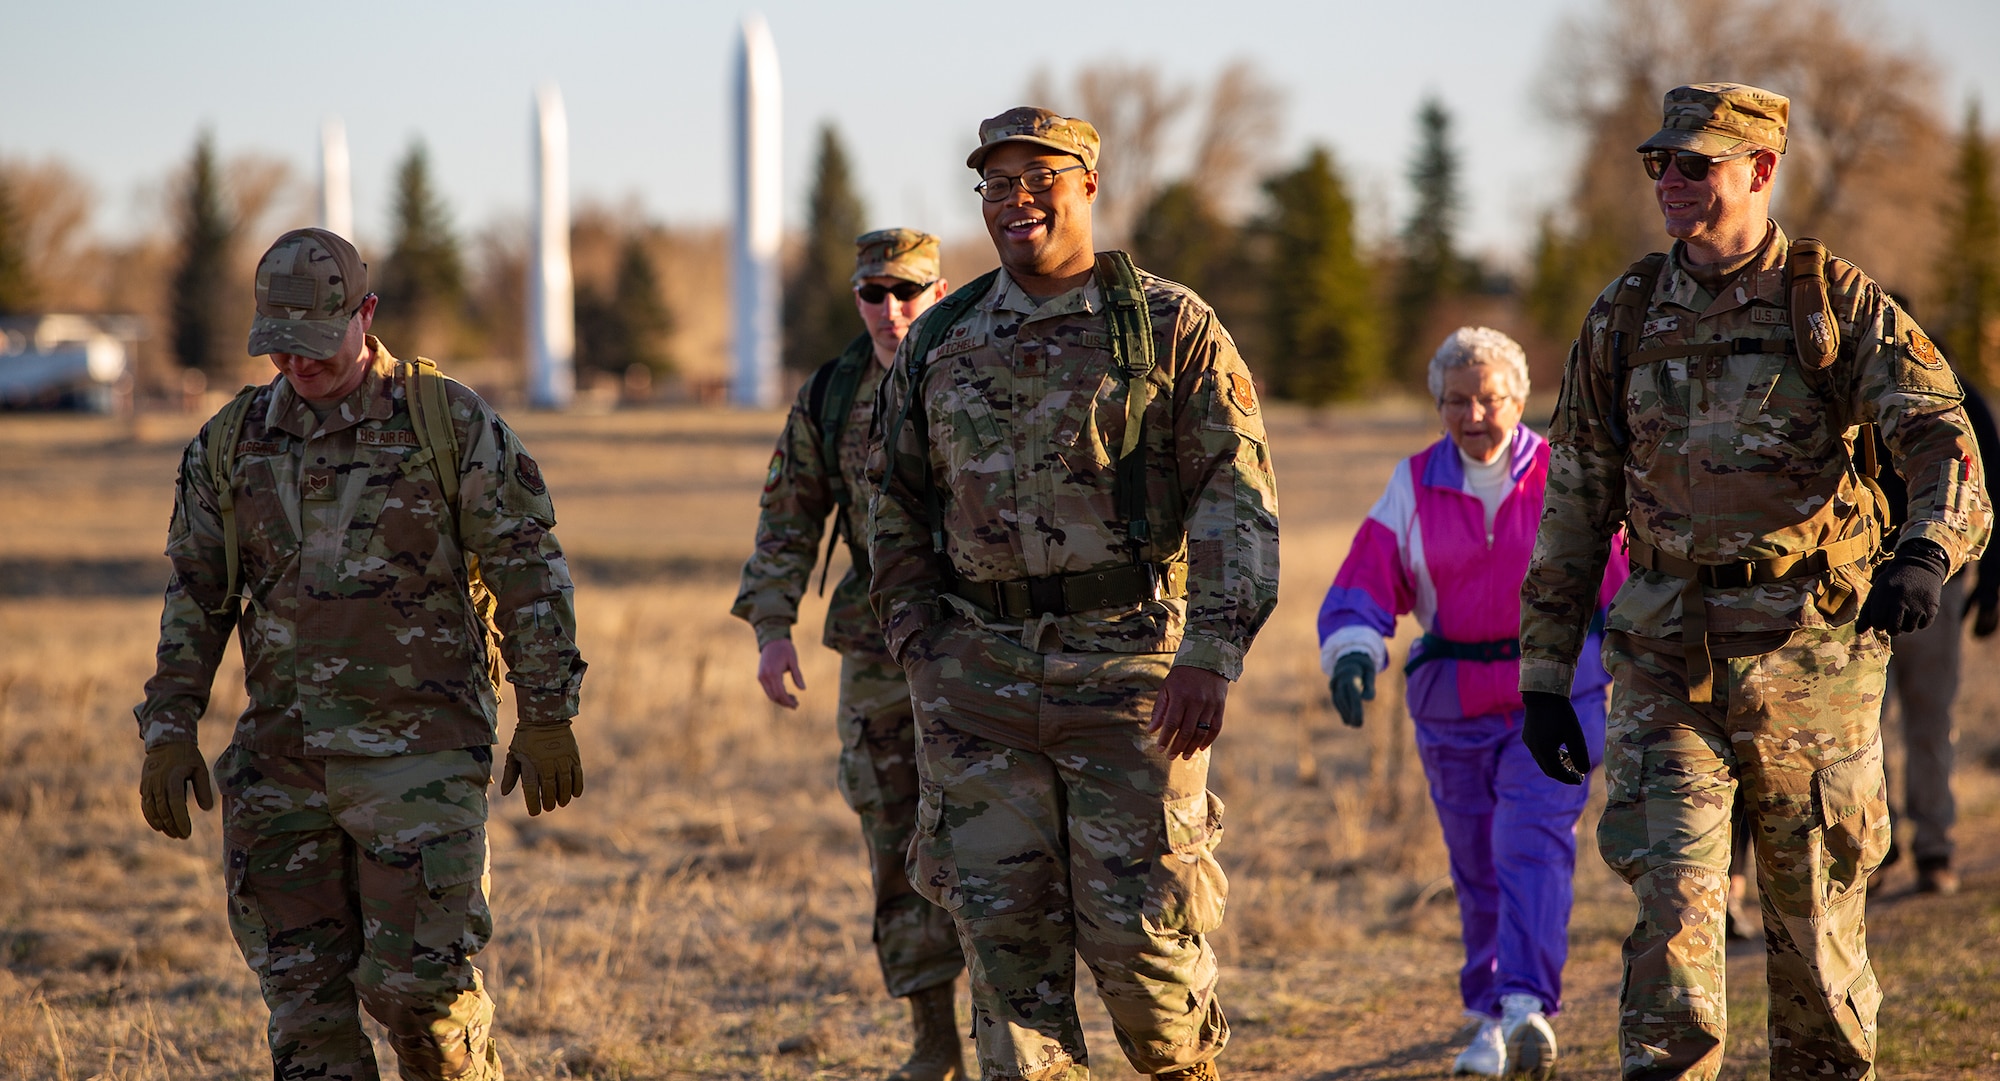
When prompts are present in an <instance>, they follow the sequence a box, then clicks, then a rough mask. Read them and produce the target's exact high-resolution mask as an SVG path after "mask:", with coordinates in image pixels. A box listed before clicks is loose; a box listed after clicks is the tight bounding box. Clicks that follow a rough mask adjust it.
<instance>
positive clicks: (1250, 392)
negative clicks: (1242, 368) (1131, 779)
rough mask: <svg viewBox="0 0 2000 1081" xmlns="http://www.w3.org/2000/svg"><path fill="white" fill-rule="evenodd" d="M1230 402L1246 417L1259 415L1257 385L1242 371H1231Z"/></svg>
mask: <svg viewBox="0 0 2000 1081" xmlns="http://www.w3.org/2000/svg"><path fill="white" fill-rule="evenodd" d="M1229 404H1230V405H1233V406H1235V407H1236V411H1237V412H1239V413H1241V414H1243V415H1244V416H1246V417H1254V416H1256V415H1257V385H1256V384H1255V383H1253V382H1251V381H1250V377H1249V376H1247V375H1244V374H1243V373H1242V372H1230V373H1229Z"/></svg>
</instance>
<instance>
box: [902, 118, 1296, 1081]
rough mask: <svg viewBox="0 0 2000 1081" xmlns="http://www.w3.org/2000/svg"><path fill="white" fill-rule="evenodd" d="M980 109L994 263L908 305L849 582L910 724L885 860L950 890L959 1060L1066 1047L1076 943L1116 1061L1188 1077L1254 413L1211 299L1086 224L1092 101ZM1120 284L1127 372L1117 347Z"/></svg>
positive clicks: (1239, 641) (1242, 565) (1248, 616)
mask: <svg viewBox="0 0 2000 1081" xmlns="http://www.w3.org/2000/svg"><path fill="white" fill-rule="evenodd" d="M979 135H980V145H979V148H978V149H977V150H975V151H974V152H973V154H972V156H971V158H970V159H969V160H968V162H967V164H968V165H969V166H971V167H972V168H974V169H975V170H978V171H979V172H980V174H981V176H982V183H981V184H980V185H979V190H980V192H981V194H982V195H983V196H984V198H985V199H986V203H985V216H986V223H987V229H988V232H989V233H990V234H991V235H992V236H993V239H994V245H995V247H996V248H997V249H998V252H999V255H1000V262H1001V265H1002V269H1001V270H999V271H998V272H996V274H995V275H993V276H991V277H990V278H988V279H982V281H981V282H979V283H975V285H974V286H971V287H968V289H967V290H966V291H965V293H964V294H962V295H961V296H955V297H953V298H951V299H948V300H946V301H945V302H944V303H943V305H942V306H941V307H939V308H934V309H932V311H931V312H930V313H929V314H928V315H927V316H926V318H925V320H923V321H920V322H919V323H918V325H917V327H916V329H914V330H913V331H912V332H911V336H910V338H908V339H906V340H905V342H904V345H903V349H902V352H901V353H900V354H899V356H898V360H897V365H896V368H895V369H894V370H892V371H891V373H890V376H889V381H888V383H887V384H886V386H885V388H884V392H883V398H882V404H881V405H880V406H879V407H878V409H877V417H878V418H880V419H881V420H882V422H883V423H884V425H885V429H884V430H885V433H886V434H885V440H886V441H887V442H886V445H885V455H884V462H883V464H884V469H885V470H886V471H887V475H886V479H885V481H884V482H883V486H882V488H881V489H880V490H879V491H878V493H877V496H876V499H875V503H874V527H873V529H871V530H870V531H869V533H868V537H869V559H870V561H871V563H872V564H873V567H874V578H873V581H872V585H871V591H872V599H873V602H874V605H875V610H876V612H877V613H878V614H880V615H881V617H882V620H883V625H884V627H885V628H886V631H887V636H888V647H889V650H890V652H891V653H892V654H893V655H894V656H896V657H897V658H898V659H899V660H900V661H901V663H902V665H903V668H904V670H905V671H906V672H908V673H909V676H910V689H911V692H912V695H913V697H914V698H915V701H916V709H917V723H918V730H919V739H920V741H921V742H920V751H919V758H918V768H919V771H920V775H921V777H922V806H921V809H920V812H919V815H920V817H919V819H918V836H917V839H916V842H915V843H914V844H913V845H912V846H911V849H910V877H911V880H912V881H913V882H914V883H916V885H917V887H918V888H919V889H920V890H922V891H923V892H924V893H925V894H926V895H927V896H929V897H932V898H934V899H935V900H936V901H937V902H938V903H939V904H942V905H943V906H944V907H946V908H947V909H949V910H951V912H952V914H953V916H954V918H955V920H956V921H957V925H958V931H959V936H960V939H961V941H962V942H963V943H964V947H965V953H966V960H967V963H968V964H969V965H970V966H971V976H972V1002H973V1036H974V1041H975V1043H976V1045H977V1049H978V1055H979V1065H980V1072H981V1076H982V1077H984V1078H987V1079H990V1081H1016V1079H1019V1081H1043V1079H1051V1078H1085V1077H1088V1076H1089V1066H1088V1062H1089V1059H1088V1057H1087V1054H1086V1051H1085V1048H1084V1043H1083V1036H1082V1032H1081V1029H1080V1027H1079V1025H1078V1021H1077V1014H1076V1004H1075V1001H1074V990H1075V986H1076V971H1075V958H1076V956H1077V955H1078V954H1081V955H1082V957H1083V959H1084V961H1085V962H1086V963H1087V964H1088V965H1089V966H1090V969H1091V971H1092V973H1093V974H1094V976H1095V977H1096V980H1097V986H1098V990H1099V993H1100V995H1101V996H1102V998H1103V1000H1104V1004H1105V1006H1106V1008H1107V1010H1108V1011H1109V1013H1110V1016H1111V1021H1112V1025H1113V1028H1114V1030H1115V1032H1116V1033H1117V1037H1118V1041H1119V1044H1120V1046H1121V1048H1122V1049H1123V1050H1124V1052H1125V1055H1126V1057H1127V1058H1128V1059H1129V1060H1130V1062H1131V1063H1132V1065H1133V1067H1134V1068H1135V1069H1137V1070H1139V1071H1140V1072H1142V1073H1146V1074H1153V1075H1161V1076H1169V1075H1170V1076H1174V1077H1177V1078H1183V1079H1187V1081H1195V1079H1200V1078H1213V1077H1215V1076H1217V1075H1216V1071H1215V1067H1214V1064H1213V1060H1214V1058H1215V1056H1216V1055H1217V1054H1218V1053H1219V1052H1220V1051H1221V1050H1222V1047H1223V1044H1224V1042H1225V1041H1226V1040H1227V1039H1228V1035H1229V1026H1228V1023H1227V1022H1226V1021H1225V1019H1224V1017H1223V1012H1222V1007H1221V1003H1220V1000H1219V998H1218V997H1217V994H1216V963H1215V955H1214V951H1213V950H1212V949H1211V947H1210V945H1209V942H1208V939H1207V936H1208V935H1209V934H1210V933H1211V932H1213V931H1214V930H1215V929H1216V928H1217V926H1218V925H1219V924H1220V923H1221V920H1222V913H1223V903H1224V897H1225V893H1226V890H1227V882H1226V880H1225V878H1224V877H1223V874H1222V870H1221V868H1220V867H1219V866H1218V865H1217V864H1216V861H1215V857H1214V855H1213V849H1214V847H1215V845H1216V843H1217V841H1218V840H1219V839H1220V834H1221V817H1222V804H1221V801H1220V800H1217V799H1216V798H1215V797H1213V796H1212V795H1210V794H1209V792H1208V791H1207V775H1208V747H1209V745H1210V744H1211V743H1212V742H1213V741H1214V738H1215V736H1216V735H1217V734H1218V733H1219V732H1220V731H1221V727H1222V719H1223V705H1224V700H1225V695H1226V692H1227V689H1228V685H1229V681H1231V680H1234V679H1236V678H1237V677H1238V676H1239V675H1241V673H1242V667H1243V657H1244V653H1245V651H1246V650H1247V649H1248V648H1249V646H1250V642H1251V639H1252V638H1253V637H1254V636H1255V635H1256V633H1257V630H1258V629H1259V628H1260V627H1261V626H1262V625H1263V623H1264V621H1265V619H1266V618H1267V617H1268V616H1269V615H1270V612H1271V609H1272V608H1273V606H1274V605H1275V604H1276V601H1277V584H1278V548H1277V538H1278V520H1277V513H1278V512H1277V496H1276V486H1275V481H1274V479H1273V476H1272V472H1271V459H1270V454H1269V450H1268V447H1267V444H1266V440H1265V434H1264V425H1263V417H1262V415H1261V414H1260V413H1259V410H1258V403H1257V396H1256V391H1255V387H1254V385H1253V383H1252V382H1251V378H1250V373H1249V370H1248V369H1247V368H1246V367H1245V366H1244V363H1243V360H1242V358H1241V357H1239V356H1238V355H1237V352H1236V347H1235V345H1234V343H1232V342H1231V341H1230V339H1229V335H1228V334H1227V333H1226V332H1225V331H1224V330H1223V328H1222V325H1221V324H1220V323H1219V322H1218V321H1217V320H1216V317H1215V313H1214V312H1213V311H1212V310H1211V309H1210V308H1209V307H1208V305H1206V304H1204V303H1203V302H1202V301H1201V299H1200V298H1199V297H1197V296H1195V295H1194V294H1193V293H1191V292H1189V291H1188V290H1187V289H1186V288H1184V287H1182V286H1179V285H1175V284H1173V283H1171V282H1168V281H1165V280H1162V279H1160V278H1156V277H1153V276H1151V275H1149V274H1144V273H1142V272H1133V271H1130V270H1122V269H1119V268H1120V267H1121V266H1122V265H1123V264H1120V263H1118V262H1117V260H1121V259H1122V258H1123V257H1122V255H1121V254H1118V253H1106V255H1105V256H1103V257H1098V256H1095V255H1094V254H1093V252H1092V249H1091V244H1090V203H1091V201H1092V200H1093V199H1094V197H1095V195H1096V191H1097V174H1096V171H1095V169H1096V162H1097V150H1098V138H1097V133H1096V131H1095V130H1094V129H1093V128H1092V127H1091V126H1090V125H1089V124H1087V123H1084V122H1082V121H1080V120H1073V119H1068V118H1064V117H1059V116H1056V115H1054V114H1052V113H1048V112H1045V111H1043V110H1039V109H1027V108H1022V109H1015V110H1011V111H1009V112H1007V113H1004V114H1002V115H1001V116H999V117H995V118H994V119H991V120H988V121H986V122H984V123H983V124H981V125H980V132H979ZM1107 267H1110V268H1112V269H1110V270H1107V269H1106V268H1107ZM1107 275H1111V276H1110V277H1107ZM1126 275H1129V276H1130V279H1131V280H1132V281H1135V282H1136V286H1137V287H1136V288H1132V287H1131V286H1129V285H1125V284H1120V283H1121V282H1122V281H1124V280H1126V279H1125V277H1124V276H1126ZM975 296H976V297H977V299H976V301H973V300H970V299H969V298H972V297H975ZM1141 312H1143V316H1144V318H1145V321H1146V323H1147V324H1148V325H1149V326H1150V338H1151V350H1152V354H1153V356H1154V358H1155V365H1154V366H1153V367H1152V368H1151V369H1150V371H1147V372H1145V373H1144V374H1143V377H1139V376H1135V375H1134V374H1133V373H1134V371H1135V369H1133V368H1132V367H1129V366H1126V365H1124V364H1121V363H1119V362H1118V361H1117V360H1116V359H1115V358H1118V357H1123V358H1125V359H1126V360H1128V361H1129V360H1130V359H1132V358H1133V357H1134V355H1135V354H1136V353H1138V352H1141V351H1142V350H1141V349H1140V347H1139V344H1138V343H1135V342H1134V341H1132V340H1127V339H1125V338H1123V337H1120V335H1119V330H1118V328H1119V327H1120V326H1125V325H1129V321H1130V320H1131V319H1132V318H1133V317H1135V316H1138V315H1139V314H1141ZM944 314H950V315H953V316H955V317H956V318H955V319H954V320H947V321H948V322H955V325H953V326H951V327H950V328H949V330H948V331H945V330H943V324H940V325H939V330H940V332H942V335H943V336H942V337H941V338H940V339H939V344H937V345H936V346H935V347H927V346H924V345H922V344H921V343H922V342H924V341H928V340H929V339H930V338H931V337H932V336H934V335H935V334H936V333H938V332H931V333H927V331H926V328H927V327H929V326H930V324H931V321H932V320H937V319H940V318H942V317H943V315H944ZM1135 394H1136V395H1141V397H1139V398H1138V399H1137V401H1136V402H1135V401H1134V399H1133V395H1135ZM905 421H907V423H905ZM1135 423H1136V424H1137V430H1133V426H1134V425H1135ZM926 433H927V434H926ZM1128 436H1129V437H1132V438H1131V439H1128V438H1127V437H1128ZM1128 444H1131V445H1128ZM1127 451H1133V452H1136V453H1139V454H1142V455H1143V456H1144V457H1143V458H1142V459H1140V461H1141V462H1142V463H1143V465H1144V467H1143V469H1142V471H1141V472H1140V473H1139V474H1138V476H1137V478H1136V480H1137V483H1140V484H1143V490H1142V491H1128V490H1122V489H1121V487H1120V481H1119V479H1118V476H1119V472H1120V470H1119V463H1120V462H1121V461H1130V459H1128V458H1127V456H1126V452H1127ZM1132 496H1137V497H1139V498H1140V499H1142V500H1143V504H1144V509H1142V510H1141V511H1140V513H1138V514H1137V515H1136V516H1133V515H1128V514H1126V513H1124V511H1123V510H1122V507H1125V506H1129V505H1131V503H1130V497H1132ZM933 506H934V507H936V508H937V509H936V515H935V517H933V513H932V510H931V508H932V507H933Z"/></svg>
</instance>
